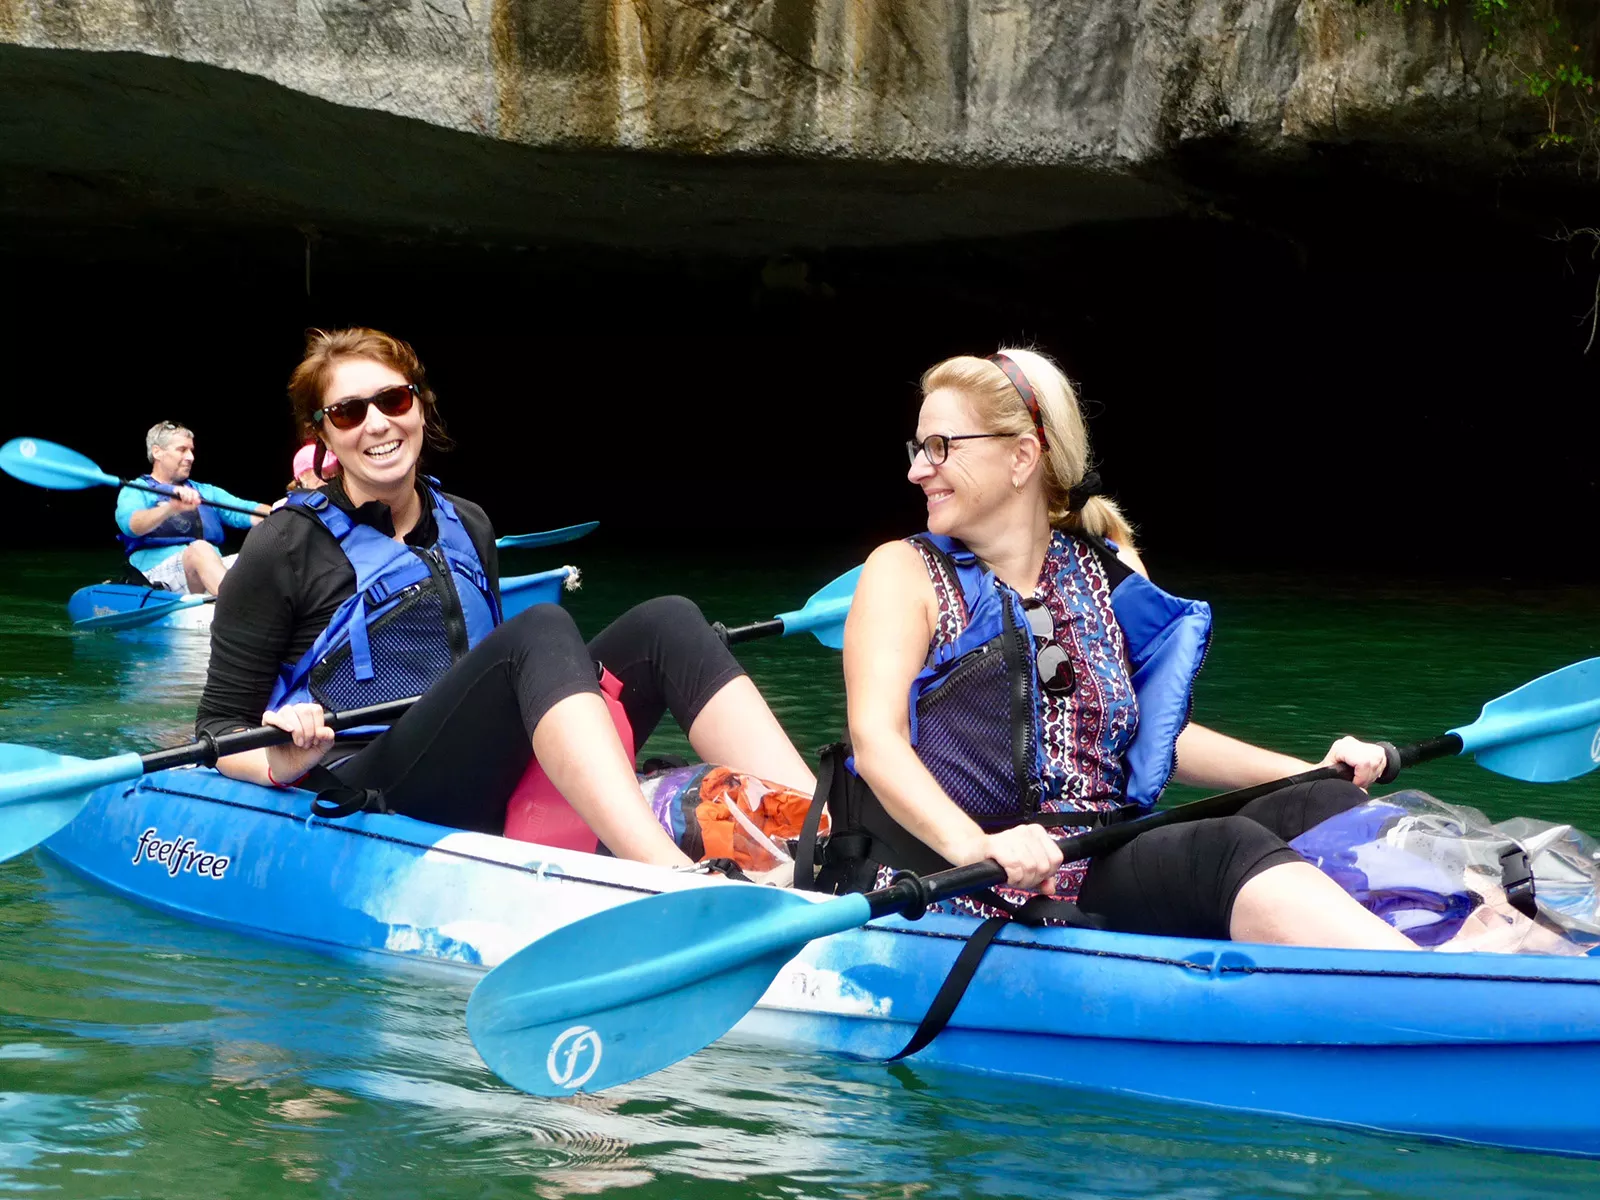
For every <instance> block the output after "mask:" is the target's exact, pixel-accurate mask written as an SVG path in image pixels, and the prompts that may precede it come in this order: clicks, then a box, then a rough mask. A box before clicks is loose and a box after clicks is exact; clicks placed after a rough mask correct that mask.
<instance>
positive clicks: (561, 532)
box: [494, 521, 600, 550]
mask: <svg viewBox="0 0 1600 1200" xmlns="http://www.w3.org/2000/svg"><path fill="white" fill-rule="evenodd" d="M599 528H600V522H599V521H585V522H583V524H581V525H563V526H562V527H561V528H560V529H546V530H544V531H543V532H542V533H508V534H506V536H505V537H503V538H496V539H495V541H494V544H495V545H496V546H498V547H499V548H500V549H502V550H528V549H531V548H532V547H534V546H559V545H560V544H561V543H562V542H575V541H577V540H578V539H579V538H581V537H587V536H588V535H589V534H591V533H593V532H594V531H595V530H596V529H599Z"/></svg>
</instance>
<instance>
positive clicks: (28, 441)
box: [0, 437, 122, 491]
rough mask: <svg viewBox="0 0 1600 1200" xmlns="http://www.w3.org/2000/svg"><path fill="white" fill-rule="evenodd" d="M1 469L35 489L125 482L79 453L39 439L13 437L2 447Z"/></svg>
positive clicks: (69, 489) (72, 487)
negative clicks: (108, 473)
mask: <svg viewBox="0 0 1600 1200" xmlns="http://www.w3.org/2000/svg"><path fill="white" fill-rule="evenodd" d="M0 470H3V471H5V473H6V474H7V475H10V476H11V477H12V478H13V479H20V480H22V482H23V483H31V484H33V485H34V486H35V487H42V488H54V489H56V490H57V491H74V490H77V489H79V488H86V487H94V486H96V485H98V484H110V485H112V486H115V485H117V484H119V483H121V482H122V481H121V480H120V479H118V478H117V477H116V476H115V475H107V474H106V473H105V472H104V471H102V470H101V469H100V468H99V467H97V466H96V465H95V464H94V463H93V462H92V461H91V460H89V459H87V458H85V457H84V456H83V455H81V454H79V453H78V452H77V451H76V450H68V449H67V448H66V447H65V446H58V445H56V444H55V443H54V442H46V441H43V440H41V439H39V438H26V437H22V438H12V439H11V440H10V441H9V442H7V443H6V444H5V445H4V446H0Z"/></svg>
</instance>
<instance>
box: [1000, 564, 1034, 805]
mask: <svg viewBox="0 0 1600 1200" xmlns="http://www.w3.org/2000/svg"><path fill="white" fill-rule="evenodd" d="M995 587H996V588H999V589H1000V599H1001V608H1000V612H1001V620H1002V621H1003V622H1004V624H1005V630H1006V635H1007V636H1008V637H1009V638H1010V639H1011V644H1012V647H1013V649H1014V650H1015V653H1016V657H1015V658H1014V659H1013V660H1012V662H1011V663H1010V664H1008V665H1009V666H1010V667H1011V670H1009V671H1008V672H1007V675H1008V676H1009V677H1010V683H1011V713H1012V720H1011V759H1012V769H1013V770H1014V772H1015V773H1016V776H1017V807H1018V809H1019V810H1020V811H1021V813H1022V816H1023V819H1024V820H1026V819H1028V818H1030V817H1033V816H1035V815H1036V814H1037V813H1038V811H1039V802H1040V799H1041V798H1042V797H1043V794H1044V784H1043V782H1042V781H1041V780H1039V779H1037V778H1036V777H1035V774H1034V768H1035V766H1036V765H1037V759H1038V754H1037V747H1036V746H1035V744H1034V738H1033V734H1034V724H1035V722H1036V720H1037V713H1036V712H1035V709H1034V696H1033V689H1032V688H1031V687H1030V686H1029V684H1030V683H1031V682H1032V681H1031V679H1030V678H1029V677H1030V675H1031V674H1033V673H1035V671H1036V668H1035V667H1034V662H1033V635H1032V633H1031V632H1030V631H1029V629H1028V627H1027V626H1026V625H1018V624H1017V614H1016V612H1015V609H1014V608H1013V605H1012V601H1013V599H1014V597H1013V596H1012V594H1011V592H1010V590H1009V589H1008V588H1006V587H1005V586H1004V585H1003V584H1002V583H1001V582H1000V581H999V580H998V579H996V580H995Z"/></svg>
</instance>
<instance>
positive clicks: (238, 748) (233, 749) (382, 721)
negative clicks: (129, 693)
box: [139, 696, 421, 775]
mask: <svg viewBox="0 0 1600 1200" xmlns="http://www.w3.org/2000/svg"><path fill="white" fill-rule="evenodd" d="M420 699H421V697H420V696H408V697H406V698H405V699H404V700H390V701H388V702H387V703H385V704H369V705H367V706H366V707H365V708H352V709H349V710H347V711H345V712H333V713H329V714H328V715H327V722H328V726H329V728H331V729H335V730H338V729H352V728H355V727H356V726H360V725H387V724H388V723H389V722H391V721H393V720H395V719H396V718H398V717H399V716H401V715H402V714H403V713H404V712H405V711H406V710H407V709H408V708H410V707H411V706H412V705H413V704H415V703H416V702H417V701H418V700H420ZM288 740H289V735H288V733H287V732H285V731H284V730H282V729H279V728H278V727H277V726H275V725H259V726H257V727H256V728H254V729H241V730H239V731H238V732H237V733H225V734H223V735H222V736H221V737H209V736H206V737H202V738H200V740H199V741H195V742H188V743H185V744H184V745H182V746H170V747H168V748H167V749H165V750H152V751H151V752H150V753H149V754H143V755H140V756H139V757H140V761H141V762H143V763H144V773H145V774H146V775H148V774H150V773H151V772H153V771H164V770H166V769H167V768H168V767H190V766H205V767H214V766H216V765H217V759H219V758H226V757H227V756H228V755H230V754H239V753H242V752H243V751H245V750H260V749H261V748H262V747H264V746H278V745H282V744H283V743H284V742H287V741H288Z"/></svg>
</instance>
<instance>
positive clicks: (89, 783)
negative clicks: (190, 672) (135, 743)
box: [0, 696, 417, 862]
mask: <svg viewBox="0 0 1600 1200" xmlns="http://www.w3.org/2000/svg"><path fill="white" fill-rule="evenodd" d="M416 700H417V698H416V697H415V696H410V697H407V698H406V699H404V700H391V701H389V702H388V703H387V704H371V705H368V706H367V707H366V708H354V709H351V710H350V711H349V712H342V713H329V714H328V724H329V725H330V726H332V727H333V728H334V729H350V728H354V727H356V726H359V725H384V724H388V723H389V722H391V721H394V720H396V719H398V718H399V716H400V714H401V713H403V712H405V711H406V709H408V708H410V707H411V706H412V705H413V704H415V703H416ZM288 740H289V735H288V734H287V733H285V732H284V731H283V730H281V729H277V728H275V727H274V726H271V725H262V726H259V727H257V728H255V729H242V730H240V731H239V732H238V733H226V734H223V735H222V736H221V737H219V738H211V739H205V738H202V739H201V740H200V741H198V742H190V743H188V744H187V745H183V746H173V747H171V748H170V749H167V750H155V751H152V752H151V753H149V754H132V753H129V754H114V755H112V756H111V757H110V758H97V759H82V758H73V757H71V756H68V755H63V754H52V753H50V752H49V751H48V750H40V749H37V748H36V747H33V746H14V745H8V744H5V743H0V862H3V861H5V860H6V859H8V858H12V857H14V856H16V855H18V854H21V853H22V852H23V851H25V850H31V849H32V848H33V847H34V846H37V845H38V844H39V843H40V842H42V841H44V840H45V838H47V837H49V836H50V835H51V834H53V833H55V832H56V831H57V830H59V829H62V828H64V827H65V826H66V825H67V824H68V823H69V822H70V821H71V820H72V818H73V817H75V816H77V815H78V812H79V810H81V809H82V808H83V806H84V805H85V804H86V803H88V800H89V793H90V792H92V791H94V789H95V788H98V787H104V786H105V785H106V784H108V783H120V782H121V781H122V780H125V779H137V778H139V776H141V775H148V774H149V773H150V772H152V771H164V770H166V769H167V768H168V767H188V766H195V765H203V766H213V765H215V763H216V761H217V759H218V758H221V757H224V756H226V755H229V754H237V753H239V752H240V751H242V750H256V749H259V748H261V747H262V746H277V745H281V744H282V743H284V742H287V741H288Z"/></svg>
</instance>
